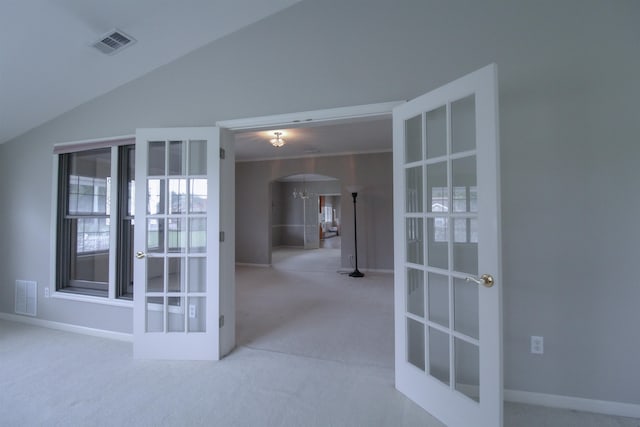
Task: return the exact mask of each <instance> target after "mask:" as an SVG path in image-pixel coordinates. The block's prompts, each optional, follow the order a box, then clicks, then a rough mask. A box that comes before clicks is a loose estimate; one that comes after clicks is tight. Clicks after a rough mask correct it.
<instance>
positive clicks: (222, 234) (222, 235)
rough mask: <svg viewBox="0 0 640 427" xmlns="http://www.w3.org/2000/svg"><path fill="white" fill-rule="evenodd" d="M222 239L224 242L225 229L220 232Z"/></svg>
mask: <svg viewBox="0 0 640 427" xmlns="http://www.w3.org/2000/svg"><path fill="white" fill-rule="evenodd" d="M220 241H221V242H224V231H221V232H220Z"/></svg>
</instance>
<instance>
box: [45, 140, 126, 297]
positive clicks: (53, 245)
mask: <svg viewBox="0 0 640 427" xmlns="http://www.w3.org/2000/svg"><path fill="white" fill-rule="evenodd" d="M133 144H135V135H122V136H116V137H111V138H98V139H89V140H81V141H74V142H64V143H58V144H54V154H53V156H52V157H53V159H52V162H53V165H52V166H53V167H52V179H51V195H52V200H51V239H50V250H51V251H50V253H51V260H50V261H51V262H50V266H51V268H50V272H49V277H50V283H51V286H50V292H49V295H50V297H51V298H58V299H65V300H72V301H82V302H91V303H97V304H106V305H112V306H120V307H129V308H133V300H128V299H121V298H117V290H116V287H117V250H116V248H117V244H118V224H119V221H120V212H119V209H111V212H110V224H109V248H110V250H109V280H108V292H107V296H106V297H104V296H94V295H84V294H79V293H72V292H64V291H59V290H58V283H57V282H58V279H57V268H58V266H57V242H58V213H59V212H58V202H59V197H58V196H59V189H58V184H59V179H58V174H59V172H60V169H59V168H60V156H61V155H62V154H66V153H71V152H79V151H86V150H91V149H96V148H105V147H110V148H111V177H114V176H118V171H119V162H120V158H119V156H118V149H119V146H121V145H133ZM110 181H111V182H110V189H109V190H108V191H109V192H110V195H111V196H112V197H115V200H117V198H118V197H119V188H118V180H117V179H111V180H110ZM112 207H113V204H112Z"/></svg>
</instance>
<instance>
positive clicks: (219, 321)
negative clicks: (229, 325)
mask: <svg viewBox="0 0 640 427" xmlns="http://www.w3.org/2000/svg"><path fill="white" fill-rule="evenodd" d="M218 324H219V325H220V327H221V328H222V327H223V326H224V316H220V319H218Z"/></svg>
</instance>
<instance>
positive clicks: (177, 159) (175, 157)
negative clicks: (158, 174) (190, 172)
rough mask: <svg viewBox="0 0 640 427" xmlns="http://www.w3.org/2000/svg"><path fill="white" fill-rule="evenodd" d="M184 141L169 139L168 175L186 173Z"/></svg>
mask: <svg viewBox="0 0 640 427" xmlns="http://www.w3.org/2000/svg"><path fill="white" fill-rule="evenodd" d="M185 147H186V145H185V143H184V141H169V173H168V175H184V174H186V172H187V171H186V168H185V160H186V156H185V154H184V151H185Z"/></svg>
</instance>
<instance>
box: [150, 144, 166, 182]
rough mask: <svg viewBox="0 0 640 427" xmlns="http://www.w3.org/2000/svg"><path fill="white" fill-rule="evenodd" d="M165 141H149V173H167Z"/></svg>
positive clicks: (151, 174)
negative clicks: (165, 171)
mask: <svg viewBox="0 0 640 427" xmlns="http://www.w3.org/2000/svg"><path fill="white" fill-rule="evenodd" d="M164 147H165V142H164V141H151V142H149V156H148V160H147V161H148V162H149V166H148V175H149V176H154V175H165V173H164V170H165V148H164Z"/></svg>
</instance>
